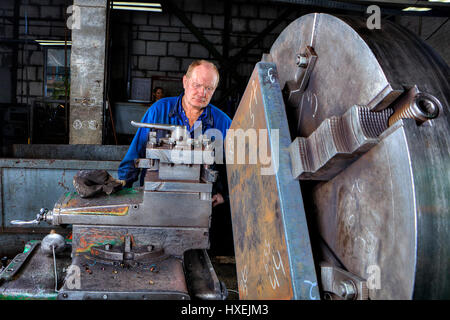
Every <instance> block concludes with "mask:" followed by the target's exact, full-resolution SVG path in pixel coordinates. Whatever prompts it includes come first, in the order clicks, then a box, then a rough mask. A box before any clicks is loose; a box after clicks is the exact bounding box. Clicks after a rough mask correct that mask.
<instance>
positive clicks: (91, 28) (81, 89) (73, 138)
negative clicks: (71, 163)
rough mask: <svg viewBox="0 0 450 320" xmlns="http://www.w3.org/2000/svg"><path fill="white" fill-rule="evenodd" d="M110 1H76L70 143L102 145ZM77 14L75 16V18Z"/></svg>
mask: <svg viewBox="0 0 450 320" xmlns="http://www.w3.org/2000/svg"><path fill="white" fill-rule="evenodd" d="M106 3H107V0H74V2H73V5H74V10H73V18H74V19H78V18H79V23H78V24H77V23H76V21H74V24H73V26H72V50H71V57H70V73H71V74H70V77H71V82H70V120H69V123H70V130H69V132H70V134H69V143H70V144H102V127H103V92H104V75H105V44H106ZM74 15H75V16H74Z"/></svg>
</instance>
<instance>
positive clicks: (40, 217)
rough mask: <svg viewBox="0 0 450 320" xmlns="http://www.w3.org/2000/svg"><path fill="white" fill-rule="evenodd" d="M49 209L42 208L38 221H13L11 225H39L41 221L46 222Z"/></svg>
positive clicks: (37, 216) (37, 217)
mask: <svg viewBox="0 0 450 320" xmlns="http://www.w3.org/2000/svg"><path fill="white" fill-rule="evenodd" d="M47 212H48V209H46V208H42V209H41V210H40V211H39V213H38V214H37V215H36V219H34V220H30V221H23V220H12V221H11V224H16V225H28V224H39V223H40V222H41V221H43V220H46V216H47Z"/></svg>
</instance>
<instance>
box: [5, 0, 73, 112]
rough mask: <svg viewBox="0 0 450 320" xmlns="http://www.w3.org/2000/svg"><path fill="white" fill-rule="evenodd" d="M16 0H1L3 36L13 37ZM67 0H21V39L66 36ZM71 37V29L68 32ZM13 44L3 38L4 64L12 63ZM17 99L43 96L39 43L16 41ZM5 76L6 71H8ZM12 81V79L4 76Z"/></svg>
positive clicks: (41, 56)
mask: <svg viewBox="0 0 450 320" xmlns="http://www.w3.org/2000/svg"><path fill="white" fill-rule="evenodd" d="M14 2H15V1H14V0H2V1H0V39H13V38H14V24H13V21H14ZM68 2H70V1H66V0H28V1H22V3H23V4H22V5H20V8H19V19H20V20H19V23H18V37H19V39H21V40H25V39H27V40H30V41H31V40H34V39H54V40H63V39H64V27H65V18H64V12H65V10H66V9H65V8H66V6H65V3H68ZM68 36H69V37H70V33H69V34H68ZM15 40H17V39H15ZM13 47H14V46H13V45H12V43H11V42H9V43H5V42H0V61H2V66H3V67H8V68H11V67H12V65H13V53H14V49H13ZM17 49H18V51H17V63H18V64H17V70H16V74H17V90H16V97H17V102H18V103H29V104H30V103H32V101H33V100H34V99H35V98H37V97H41V96H42V92H43V74H44V69H43V65H44V50H43V48H42V47H40V46H39V45H38V44H37V43H36V44H35V43H33V42H31V43H28V44H27V43H25V42H23V41H22V42H18V43H17ZM5 76H6V75H5ZM1 80H2V82H3V81H8V82H10V79H1Z"/></svg>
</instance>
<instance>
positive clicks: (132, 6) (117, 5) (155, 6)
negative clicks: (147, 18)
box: [112, 1, 162, 12]
mask: <svg viewBox="0 0 450 320" xmlns="http://www.w3.org/2000/svg"><path fill="white" fill-rule="evenodd" d="M112 8H113V9H119V10H133V11H152V12H162V8H161V4H160V3H156V2H123V1H113V2H112Z"/></svg>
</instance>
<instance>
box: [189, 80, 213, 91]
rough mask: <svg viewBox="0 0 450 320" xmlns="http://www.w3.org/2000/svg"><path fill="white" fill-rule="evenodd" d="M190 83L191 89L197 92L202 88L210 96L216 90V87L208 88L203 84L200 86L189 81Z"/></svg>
mask: <svg viewBox="0 0 450 320" xmlns="http://www.w3.org/2000/svg"><path fill="white" fill-rule="evenodd" d="M189 83H190V85H191V87H192V88H194V89H195V90H199V89H200V88H201V87H203V88H205V91H206V92H207V93H208V94H211V93H213V92H214V90H215V89H216V88H214V87H207V86H204V85H201V84H199V83H197V82H195V81H193V80H191V79H189Z"/></svg>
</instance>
